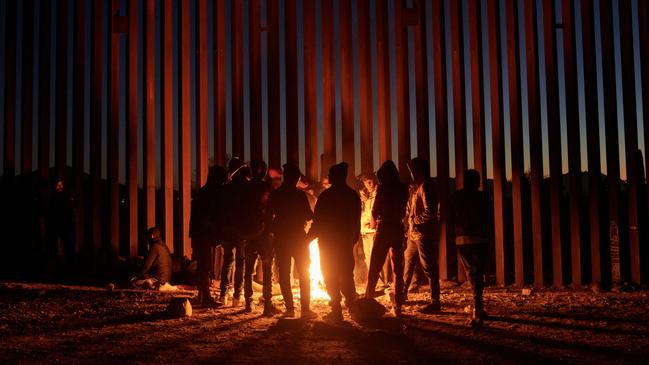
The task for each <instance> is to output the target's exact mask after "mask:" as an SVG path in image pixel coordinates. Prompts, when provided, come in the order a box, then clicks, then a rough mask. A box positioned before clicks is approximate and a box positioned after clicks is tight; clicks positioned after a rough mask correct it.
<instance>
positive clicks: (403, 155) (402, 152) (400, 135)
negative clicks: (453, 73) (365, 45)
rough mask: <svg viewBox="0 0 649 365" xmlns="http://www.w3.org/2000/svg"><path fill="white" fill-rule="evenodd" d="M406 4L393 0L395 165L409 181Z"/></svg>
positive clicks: (404, 178) (404, 1)
mask: <svg viewBox="0 0 649 365" xmlns="http://www.w3.org/2000/svg"><path fill="white" fill-rule="evenodd" d="M406 5H407V1H406V0H395V1H394V6H395V9H394V28H395V29H394V34H395V40H396V42H395V43H396V44H395V46H396V47H395V48H396V63H397V67H396V68H397V70H396V71H397V90H396V92H397V141H398V145H397V149H398V157H399V161H398V163H397V165H398V167H399V174H400V175H401V179H402V180H404V181H409V180H410V175H409V173H408V167H407V163H408V161H410V90H409V86H408V24H407V22H406ZM433 23H435V22H433ZM350 97H351V96H350ZM343 100H344V96H343ZM440 158H441V157H440Z"/></svg>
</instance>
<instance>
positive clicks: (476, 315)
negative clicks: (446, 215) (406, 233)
mask: <svg viewBox="0 0 649 365" xmlns="http://www.w3.org/2000/svg"><path fill="white" fill-rule="evenodd" d="M451 203H452V204H451V214H452V216H453V217H454V219H453V222H454V226H455V245H456V246H457V250H458V253H459V254H460V261H462V266H464V269H465V270H466V273H467V274H466V275H467V276H468V277H469V280H470V282H471V287H472V289H473V302H474V308H473V315H472V317H471V322H470V324H471V325H472V326H476V327H479V326H481V325H482V323H483V320H484V318H485V312H484V306H483V299H482V292H483V289H484V268H485V264H486V261H487V252H488V242H489V241H490V239H489V238H490V237H491V235H490V227H491V225H490V219H489V217H490V212H491V211H492V210H491V207H490V202H489V196H488V194H487V193H485V192H484V191H481V190H480V173H479V172H478V171H476V170H473V169H471V170H467V171H466V172H465V173H464V188H463V189H460V190H458V191H456V192H455V193H453V196H452V199H451Z"/></svg>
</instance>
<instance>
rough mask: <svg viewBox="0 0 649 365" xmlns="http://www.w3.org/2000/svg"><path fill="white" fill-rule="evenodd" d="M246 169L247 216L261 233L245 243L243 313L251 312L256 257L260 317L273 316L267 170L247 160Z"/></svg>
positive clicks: (254, 161)
mask: <svg viewBox="0 0 649 365" xmlns="http://www.w3.org/2000/svg"><path fill="white" fill-rule="evenodd" d="M250 169H251V170H252V179H251V180H250V190H251V194H252V206H251V207H252V209H253V211H252V212H251V213H252V215H253V219H254V221H255V223H253V225H262V226H263V230H262V232H261V233H260V234H259V235H258V236H255V237H250V238H249V239H248V240H247V242H246V254H245V260H244V261H245V272H244V297H245V300H246V306H245V309H244V312H251V311H252V276H253V273H254V271H255V270H254V268H255V262H256V261H257V257H259V258H260V260H261V267H262V280H263V298H264V315H273V314H276V313H277V308H275V307H274V306H273V302H272V290H273V282H272V267H273V247H272V243H271V240H270V231H269V229H268V223H269V222H268V218H267V214H266V210H267V203H268V198H269V195H270V192H271V190H272V188H273V187H272V185H271V183H270V182H268V181H266V180H265V177H266V173H267V171H268V168H267V165H266V163H265V162H264V161H262V160H253V161H251V162H250Z"/></svg>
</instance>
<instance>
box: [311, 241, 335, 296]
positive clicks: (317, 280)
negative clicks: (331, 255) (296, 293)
mask: <svg viewBox="0 0 649 365" xmlns="http://www.w3.org/2000/svg"><path fill="white" fill-rule="evenodd" d="M309 258H310V259H311V264H310V265H309V275H310V276H311V300H314V299H315V300H318V299H320V300H329V299H331V298H330V297H329V294H327V291H326V290H325V285H324V278H323V277H322V270H320V249H319V247H318V239H317V238H316V239H314V240H313V241H311V243H309Z"/></svg>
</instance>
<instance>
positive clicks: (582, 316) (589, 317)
mask: <svg viewBox="0 0 649 365" xmlns="http://www.w3.org/2000/svg"><path fill="white" fill-rule="evenodd" d="M516 314H525V315H530V316H537V317H550V318H561V319H573V320H579V321H606V322H618V323H630V324H649V318H633V319H631V318H620V317H612V316H603V315H593V314H588V313H563V312H537V311H520V312H516Z"/></svg>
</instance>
